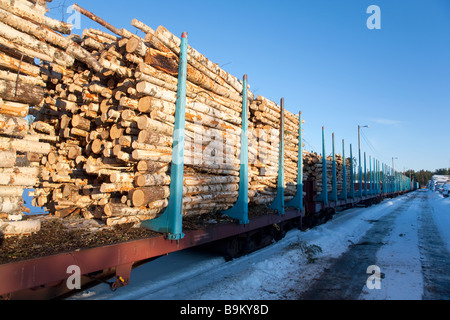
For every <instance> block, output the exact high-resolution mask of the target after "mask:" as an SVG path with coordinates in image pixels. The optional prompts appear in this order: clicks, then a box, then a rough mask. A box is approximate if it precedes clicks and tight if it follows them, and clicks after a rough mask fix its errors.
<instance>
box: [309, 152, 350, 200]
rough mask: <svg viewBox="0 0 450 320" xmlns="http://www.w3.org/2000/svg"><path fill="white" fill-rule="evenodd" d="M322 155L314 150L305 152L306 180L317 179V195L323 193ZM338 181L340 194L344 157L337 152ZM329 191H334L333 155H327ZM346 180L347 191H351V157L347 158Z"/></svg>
mask: <svg viewBox="0 0 450 320" xmlns="http://www.w3.org/2000/svg"><path fill="white" fill-rule="evenodd" d="M322 159H323V158H322V156H321V155H319V154H317V153H314V152H304V156H303V165H304V169H303V172H304V180H305V181H306V180H308V179H312V180H315V181H316V195H319V194H321V193H322V190H323V185H322V176H323V171H322V168H323V161H322ZM335 159H336V181H337V193H338V195H339V194H341V193H342V192H343V178H344V176H343V164H344V159H343V157H342V155H340V154H336V155H335ZM326 160H327V191H328V193H330V192H332V188H333V186H332V178H333V163H332V161H333V157H332V156H327V157H326ZM345 162H346V180H347V193H348V192H350V183H351V179H350V170H351V159H350V158H347V159H346V161H345Z"/></svg>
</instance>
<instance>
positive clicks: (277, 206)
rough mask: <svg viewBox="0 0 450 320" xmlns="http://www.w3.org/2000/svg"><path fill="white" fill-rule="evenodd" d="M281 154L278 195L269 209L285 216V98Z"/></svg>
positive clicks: (282, 115) (282, 114)
mask: <svg viewBox="0 0 450 320" xmlns="http://www.w3.org/2000/svg"><path fill="white" fill-rule="evenodd" d="M280 113H281V115H280V117H281V121H280V122H281V124H280V151H279V152H280V153H279V156H278V181H277V195H276V197H275V200H274V201H273V202H272V203H271V204H270V205H269V208H271V209H274V210H277V211H278V214H279V215H284V98H282V99H281V106H280Z"/></svg>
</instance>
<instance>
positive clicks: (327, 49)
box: [49, 0, 450, 171]
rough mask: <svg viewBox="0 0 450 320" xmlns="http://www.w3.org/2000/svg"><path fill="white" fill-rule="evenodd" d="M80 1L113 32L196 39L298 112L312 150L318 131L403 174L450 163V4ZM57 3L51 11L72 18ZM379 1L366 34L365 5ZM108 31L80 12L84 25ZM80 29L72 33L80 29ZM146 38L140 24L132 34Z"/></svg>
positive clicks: (258, 89) (432, 0) (257, 88)
mask: <svg viewBox="0 0 450 320" xmlns="http://www.w3.org/2000/svg"><path fill="white" fill-rule="evenodd" d="M77 3H78V4H79V5H80V6H82V7H84V8H85V9H87V10H90V11H91V12H93V13H94V14H97V15H98V16H100V17H101V18H103V19H105V20H106V21H108V22H109V23H111V24H112V25H114V26H116V27H118V28H127V29H128V30H130V31H132V32H137V31H136V29H135V28H134V27H132V26H131V24H130V22H131V20H132V19H133V18H137V19H139V20H141V21H143V22H145V23H146V24H148V25H149V26H151V27H152V28H153V29H156V28H157V27H158V26H159V25H164V26H165V27H166V28H167V29H169V30H170V31H171V32H172V33H174V34H176V35H178V36H179V35H181V33H182V32H183V31H187V32H188V33H189V44H190V45H191V46H193V47H194V48H196V49H197V50H198V51H200V52H201V53H203V54H204V55H206V56H207V57H208V58H210V59H211V60H212V61H214V62H215V63H217V64H219V65H221V66H223V68H224V69H225V70H226V71H228V72H229V73H231V74H233V75H235V76H236V77H238V78H241V77H242V76H243V75H244V74H248V77H249V83H250V85H251V90H252V91H253V92H254V93H255V94H261V95H263V96H265V97H267V98H269V99H271V100H273V101H276V102H279V101H280V98H282V97H284V98H285V102H286V108H287V109H288V110H289V111H291V112H294V113H297V112H299V111H300V110H301V111H302V112H303V117H304V119H305V120H306V125H305V141H306V149H307V150H313V151H317V152H319V153H321V128H322V126H325V129H326V137H327V141H326V146H327V153H329V152H331V134H332V132H335V135H336V144H337V146H336V148H337V151H338V152H340V151H341V144H342V139H345V143H346V152H347V155H348V148H349V145H350V144H352V145H353V151H354V154H356V151H357V137H358V135H357V133H358V130H357V127H358V124H359V125H369V126H370V128H368V129H367V128H365V129H363V130H362V132H363V136H362V150H363V151H366V152H367V154H368V155H369V154H370V155H372V156H374V157H376V158H377V159H379V160H381V161H382V162H384V163H386V164H388V165H391V164H392V157H395V158H398V159H396V160H395V168H396V169H398V170H401V171H402V170H403V169H404V168H407V169H409V168H410V169H414V170H420V169H427V170H435V169H438V168H448V167H450V1H447V0H428V1H427V0H420V1H419V0H408V1H406V0H396V1H392V0H371V1H365V0H343V1H336V0H315V1H311V0H310V1H304V0H301V1H300V0H299V1H285V0H278V1H265V0H258V1H254V0H239V1H237V0H226V1H218V0H210V1H206V0H190V1H179V0H172V1H170V2H167V1H143V0H136V1H133V0H129V1H123V0H121V1H114V0H110V1H103V0H96V1H88V0H79V1H78V2H77ZM60 4H63V5H64V6H65V7H67V6H69V5H71V4H72V2H70V1H68V0H66V1H63V0H54V1H53V2H52V3H50V4H49V7H50V8H53V9H52V10H51V12H50V15H51V16H53V17H55V18H58V19H60V20H65V19H67V18H68V16H69V15H70V14H68V13H67V12H65V10H63V9H62V8H63V7H59V5H60ZM370 5H377V6H379V8H380V9H381V29H380V30H369V29H368V28H367V26H366V21H367V19H368V18H369V17H370V14H368V13H366V10H367V8H368V6H370ZM90 27H94V28H98V29H102V28H101V27H100V26H99V25H98V24H95V23H93V22H91V21H90V20H88V19H87V18H85V17H82V20H81V28H82V29H84V28H90ZM81 31H82V30H79V31H75V32H77V33H80V32H81ZM137 33H138V34H141V35H142V33H140V31H139V32H137Z"/></svg>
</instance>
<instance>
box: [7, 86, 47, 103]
mask: <svg viewBox="0 0 450 320" xmlns="http://www.w3.org/2000/svg"><path fill="white" fill-rule="evenodd" d="M44 94H45V91H44V89H43V88H41V87H37V86H33V85H29V84H25V83H21V82H17V83H16V82H13V81H6V80H0V97H1V98H3V100H7V101H13V102H18V103H24V104H29V105H32V106H37V105H39V104H40V103H41V102H42V101H43V100H44Z"/></svg>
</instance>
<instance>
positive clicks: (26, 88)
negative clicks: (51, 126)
mask: <svg viewBox="0 0 450 320" xmlns="http://www.w3.org/2000/svg"><path fill="white" fill-rule="evenodd" d="M45 13H46V6H45V3H42V2H41V1H16V2H14V3H13V4H11V2H10V1H5V0H1V1H0V20H1V22H0V219H4V220H21V218H22V214H23V213H24V212H29V211H30V210H29V209H28V208H26V207H25V206H24V200H23V194H24V190H25V189H33V188H35V187H36V186H38V183H39V180H40V172H41V168H40V162H41V160H42V159H43V158H44V157H45V155H46V154H48V153H49V152H50V144H48V143H46V138H45V136H43V135H41V134H40V133H38V132H35V131H34V128H35V125H36V126H39V124H35V125H33V126H30V124H29V122H28V120H27V116H28V115H29V113H31V111H30V110H32V108H31V107H33V106H36V105H40V104H41V102H42V101H43V99H44V94H45V82H44V80H43V79H42V77H41V71H40V68H39V66H37V65H36V64H35V63H34V58H38V59H45V58H48V59H49V60H52V59H53V58H50V56H49V55H48V54H50V53H54V52H52V51H51V50H50V47H49V46H46V43H45V42H40V41H39V40H35V39H36V38H33V37H31V36H29V35H27V34H24V33H22V31H24V30H26V29H27V28H29V27H31V26H35V27H36V28H39V27H38V24H42V25H46V26H47V27H48V28H51V29H54V28H58V27H57V26H58V24H55V25H53V24H52V22H53V20H51V19H48V18H47V17H45ZM36 28H35V29H33V30H36ZM28 32H33V31H32V30H28ZM48 32H50V31H48ZM22 36H23V37H22ZM27 40H30V42H28V41H27ZM33 41H34V42H33ZM47 49H48V50H47ZM55 57H56V53H55ZM43 125H44V126H47V124H43Z"/></svg>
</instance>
